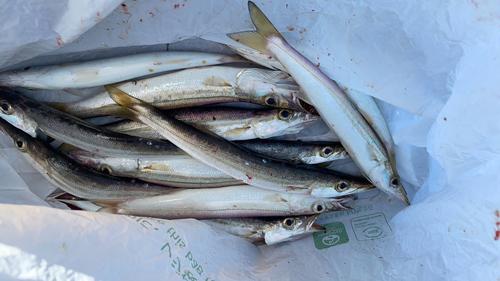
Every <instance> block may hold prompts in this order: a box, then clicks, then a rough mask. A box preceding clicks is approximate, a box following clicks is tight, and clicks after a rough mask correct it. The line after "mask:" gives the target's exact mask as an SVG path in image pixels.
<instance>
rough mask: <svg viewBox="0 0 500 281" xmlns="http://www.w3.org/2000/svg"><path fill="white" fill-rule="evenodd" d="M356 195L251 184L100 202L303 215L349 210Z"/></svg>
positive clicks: (195, 213) (165, 210)
mask: <svg viewBox="0 0 500 281" xmlns="http://www.w3.org/2000/svg"><path fill="white" fill-rule="evenodd" d="M355 198H356V197H353V196H350V195H348V196H343V197H337V198H314V197H311V196H310V195H308V194H303V193H289V192H276V191H272V190H266V189H262V188H258V187H254V186H250V185H238V186H226V187H218V188H203V189H178V190H176V191H174V192H171V193H169V194H165V195H159V196H152V197H147V198H138V199H130V200H126V201H120V202H118V203H116V204H106V203H96V204H97V205H99V206H102V207H103V208H102V209H99V211H98V212H103V213H112V214H121V215H132V216H147V217H154V218H163V219H185V218H194V219H213V218H235V217H240V218H241V217H268V216H301V215H314V214H321V213H324V212H329V211H335V210H348V209H349V208H348V207H346V206H344V204H346V203H349V202H351V201H352V200H354V199H355Z"/></svg>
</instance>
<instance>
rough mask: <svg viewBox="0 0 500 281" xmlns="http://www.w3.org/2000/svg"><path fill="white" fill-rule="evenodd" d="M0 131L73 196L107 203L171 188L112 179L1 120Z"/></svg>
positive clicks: (55, 182) (165, 191)
mask: <svg viewBox="0 0 500 281" xmlns="http://www.w3.org/2000/svg"><path fill="white" fill-rule="evenodd" d="M0 130H1V131H2V132H3V133H5V134H6V135H8V136H9V137H10V138H11V139H12V140H13V141H14V145H15V146H16V147H17V148H18V150H19V151H20V152H22V155H23V157H24V158H25V159H26V160H27V161H28V162H29V163H30V164H31V165H32V166H33V167H34V168H35V169H36V170H37V171H38V172H40V173H41V174H42V175H43V176H44V177H45V178H46V179H47V180H48V181H50V182H51V183H52V184H54V185H55V186H58V187H59V188H61V189H62V190H64V191H66V192H69V193H71V194H74V195H75V196H78V197H81V198H86V199H92V200H98V201H103V202H104V201H106V202H108V201H117V200H118V201H119V200H124V199H131V198H140V197H147V196H154V195H159V194H167V193H169V192H170V191H171V190H172V188H169V187H165V186H161V185H156V184H150V183H146V182H143V181H136V180H126V179H120V178H115V177H111V176H107V175H103V174H100V173H97V172H95V171H93V170H90V169H87V168H85V167H83V166H82V165H80V164H78V163H76V162H75V161H73V160H72V159H70V158H69V157H67V156H65V155H62V154H60V153H58V152H57V151H55V150H54V149H53V148H52V147H50V146H49V145H46V144H45V143H43V142H42V141H41V140H39V139H34V138H32V137H31V136H29V135H27V134H25V133H24V132H22V131H21V130H18V129H16V128H15V127H14V126H12V125H10V124H9V123H8V122H6V121H4V120H2V119H0Z"/></svg>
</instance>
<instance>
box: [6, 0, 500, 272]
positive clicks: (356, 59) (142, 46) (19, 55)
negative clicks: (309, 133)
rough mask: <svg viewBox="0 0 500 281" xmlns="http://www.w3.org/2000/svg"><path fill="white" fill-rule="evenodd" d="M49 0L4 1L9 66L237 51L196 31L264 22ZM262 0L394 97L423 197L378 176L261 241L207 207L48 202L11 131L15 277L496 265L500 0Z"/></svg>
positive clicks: (330, 60) (188, 6)
mask: <svg viewBox="0 0 500 281" xmlns="http://www.w3.org/2000/svg"><path fill="white" fill-rule="evenodd" d="M37 3H38V2H36V1H34V0H26V1H24V2H23V3H21V4H12V5H14V6H8V7H5V6H4V7H3V8H2V10H0V14H1V15H2V17H0V18H1V19H2V20H1V22H2V27H3V28H2V31H1V32H2V34H3V35H4V36H2V39H0V40H3V41H2V43H3V44H1V45H2V47H1V48H4V49H2V50H3V52H2V55H1V57H0V65H1V66H0V67H3V68H4V69H19V68H23V67H27V66H32V65H43V64H53V63H62V62H72V61H82V60H89V59H97V58H104V57H110V56H117V55H124V54H130V53H134V52H136V53H137V52H145V51H153V50H154V51H157V50H167V49H168V50H204V51H213V52H229V51H228V50H227V49H225V48H224V47H222V46H220V45H218V44H215V43H210V42H208V43H207V42H206V41H201V40H185V39H189V38H198V37H203V38H205V39H210V40H213V41H218V42H223V43H228V44H234V43H232V42H231V41H229V40H228V39H227V38H226V37H225V34H226V33H229V32H237V31H242V30H246V29H253V26H252V24H251V21H250V19H249V16H248V12H247V8H246V1H237V2H235V1H213V2H206V1H201V0H182V1H168V0H167V1H154V0H150V1H126V2H124V3H123V4H119V3H118V2H113V3H112V2H109V3H106V5H105V6H106V7H104V6H99V5H98V4H99V3H100V2H98V1H79V2H78V3H79V4H75V3H76V1H75V2H74V3H73V2H72V1H70V2H63V3H62V4H61V3H59V2H57V1H44V8H43V9H41V8H40V7H41V6H40V5H38V4H37ZM256 3H257V5H258V6H259V7H261V9H262V10H263V11H264V13H266V15H268V17H269V18H270V20H271V21H272V22H273V23H274V24H275V25H276V27H277V28H278V30H280V31H282V33H283V35H284V37H285V38H286V39H287V40H288V42H289V43H290V44H291V45H292V46H293V47H295V48H296V49H297V50H298V51H299V52H301V53H303V54H304V56H306V57H307V58H308V59H310V60H311V61H313V62H314V63H317V64H318V67H320V68H321V70H323V71H324V72H325V73H326V74H328V75H329V76H330V77H332V78H333V79H335V80H339V81H342V82H343V84H345V85H347V86H349V87H350V88H352V89H356V90H359V91H362V92H365V93H367V94H369V95H372V96H374V97H377V98H378V99H380V106H381V108H382V110H383V113H384V115H385V117H386V119H387V121H388V124H389V127H390V129H391V132H392V134H393V137H394V140H395V142H396V146H397V151H396V153H397V162H398V170H399V171H400V175H401V177H402V179H403V181H404V185H405V187H406V189H407V191H408V193H409V197H410V200H411V202H412V206H410V207H407V208H403V207H402V206H401V205H399V203H397V202H396V200H392V198H388V197H387V196H386V195H385V194H380V193H379V192H378V191H373V192H371V193H366V194H363V195H361V196H360V200H358V201H357V202H356V206H354V208H353V210H351V211H348V212H336V213H329V214H324V215H322V216H321V217H320V219H319V222H320V224H322V225H324V226H325V227H327V231H326V233H318V234H315V235H314V236H312V237H309V238H306V239H302V240H300V241H296V242H292V243H285V244H283V245H276V246H259V247H256V246H253V245H252V244H249V243H247V242H245V241H243V240H240V239H238V238H236V237H232V236H230V235H227V234H225V233H222V232H220V231H217V230H214V229H211V228H210V227H208V226H206V225H205V224H203V223H201V222H197V221H194V220H181V221H164V220H155V219H149V218H136V217H125V216H111V215H107V214H96V213H87V212H71V211H65V210H59V209H53V208H49V207H47V203H46V202H43V201H42V200H41V199H39V197H42V198H43V197H44V196H45V195H46V194H48V192H50V190H51V189H53V187H51V186H49V184H48V183H47V182H46V181H45V182H44V181H43V180H41V176H40V175H37V174H36V173H34V172H33V170H30V167H29V166H28V165H27V163H25V162H23V160H22V159H18V158H19V154H16V152H15V151H14V150H13V149H12V148H11V147H12V145H11V144H9V142H8V141H7V139H6V138H5V137H3V136H2V138H0V141H1V143H2V144H3V145H4V147H7V148H5V149H3V150H2V151H1V154H0V155H1V156H2V158H3V160H2V161H0V165H1V167H2V169H1V170H0V173H1V176H2V179H3V181H2V183H1V184H0V186H1V188H0V203H1V204H0V277H1V279H34V280H54V279H56V280H68V279H71V280H94V279H95V280H102V279H105V280H163V279H168V278H170V279H178V280H195V279H196V280H234V279H239V280H240V279H242V280H248V279H295V280H301V279H320V278H324V279H333V280H337V279H338V280H340V279H345V280H366V279H368V278H375V279H380V280H471V279H481V280H496V278H498V276H499V275H500V270H499V268H500V261H499V256H500V255H499V250H500V246H499V245H500V244H499V243H500V242H499V240H500V226H499V225H500V211H499V210H500V206H499V203H498V202H500V200H499V199H500V198H499V197H500V195H499V194H500V193H499V192H498V187H497V183H498V180H499V178H500V175H499V173H498V171H499V168H500V167H499V165H500V164H499V163H500V151H499V146H498V145H497V144H498V143H499V142H500V123H499V122H498V120H500V112H499V111H498V108H499V107H500V99H499V95H498V90H497V87H496V81H497V76H498V73H500V64H499V63H498V61H497V59H498V56H499V50H500V42H499V41H500V30H499V29H498V25H499V24H500V17H499V15H500V4H498V3H496V2H491V1H489V2H488V1H470V2H468V1H462V2H456V1H451V0H448V1H440V2H439V3H438V2H435V1H419V2H411V1H385V2H380V1H372V0H367V1H311V2H307V3H305V2H301V3H298V2H295V3H292V2H288V3H287V2H281V1H265V2H256ZM65 5H66V6H65ZM76 5H78V6H76ZM101 5H104V4H102V3H101ZM89 7H91V8H89ZM114 7H117V8H116V9H115V10H114V11H113V12H112V13H111V14H110V15H109V16H108V17H105V18H104V16H105V15H106V14H107V13H109V11H110V10H109V9H112V8H114ZM49 8H50V9H49ZM96 10H102V13H99V14H102V15H103V18H102V19H100V18H99V16H98V14H97V12H96ZM105 11H107V12H105ZM83 14H86V15H87V16H85V17H84V16H82V18H85V21H84V22H85V25H82V26H78V23H77V22H75V20H76V19H77V18H78V16H80V15H83ZM28 15H29V16H28ZM75 15H78V16H75ZM26 18H29V19H33V20H25V19H26ZM35 19H36V20H35ZM96 21H98V22H99V23H97V24H95V26H93V27H92V28H91V29H89V30H88V31H87V32H85V30H86V29H88V28H89V27H90V26H91V25H92V24H94V23H95V22H96ZM61 26H63V27H64V30H65V32H66V31H67V33H65V32H63V31H61V28H60V27H61ZM69 31H71V32H69ZM83 32H85V33H83ZM81 33H83V34H81ZM33 34H36V36H33ZM62 34H65V35H64V36H65V40H64V42H65V43H66V42H70V41H73V42H72V43H70V44H67V45H65V46H64V47H61V48H59V49H57V50H55V51H52V52H51V53H48V52H49V51H51V50H53V49H55V48H57V47H58V46H57V38H58V37H60V35H62ZM69 34H71V35H69ZM80 34H81V35H80ZM5 35H8V36H5ZM25 35H26V36H25ZM61 38H62V37H61ZM74 38H77V39H76V40H74ZM183 40H185V41H183ZM41 54H43V56H39V55H41ZM35 56H38V57H36V58H35V59H33V60H31V61H24V62H21V63H20V64H17V65H12V64H13V63H16V62H19V61H22V60H25V59H28V58H31V57H35ZM95 90H96V89H84V93H85V94H90V93H91V92H92V91H95ZM26 92H27V94H29V95H31V96H38V97H39V98H40V99H44V100H55V99H66V100H71V99H75V97H71V96H69V97H68V96H67V95H65V93H63V92H58V93H55V94H54V93H52V92H47V91H41V92H38V91H36V92H32V91H26ZM323 133H324V132H322V133H321V134H323ZM16 172H17V173H20V175H19V176H18V174H17V173H16ZM30 190H31V191H32V192H34V193H35V194H37V195H38V196H35V195H34V194H33V193H32V192H31V191H30ZM15 204H17V205H15ZM27 205H37V206H27ZM181 245H184V246H183V247H181ZM200 268H202V269H201V270H200ZM200 271H201V273H200Z"/></svg>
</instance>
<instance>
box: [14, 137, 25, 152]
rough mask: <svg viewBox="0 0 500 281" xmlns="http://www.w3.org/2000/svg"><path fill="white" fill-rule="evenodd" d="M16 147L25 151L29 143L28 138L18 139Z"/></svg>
mask: <svg viewBox="0 0 500 281" xmlns="http://www.w3.org/2000/svg"><path fill="white" fill-rule="evenodd" d="M16 147H17V148H18V149H19V150H21V151H25V150H26V147H27V144H26V140H24V139H21V138H19V139H17V140H16Z"/></svg>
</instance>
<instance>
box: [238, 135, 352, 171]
mask: <svg viewBox="0 0 500 281" xmlns="http://www.w3.org/2000/svg"><path fill="white" fill-rule="evenodd" d="M235 144H236V145H238V146H241V147H244V148H246V149H249V150H251V151H253V152H255V153H257V154H260V155H263V156H266V157H270V158H274V159H279V160H285V161H288V162H291V163H294V164H299V163H303V164H310V165H312V164H320V163H326V162H331V161H335V160H341V159H347V158H350V156H349V154H348V153H347V151H346V150H345V149H344V147H343V146H342V145H340V144H338V143H337V144H332V143H308V142H297V141H272V140H249V141H238V142H235Z"/></svg>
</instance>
